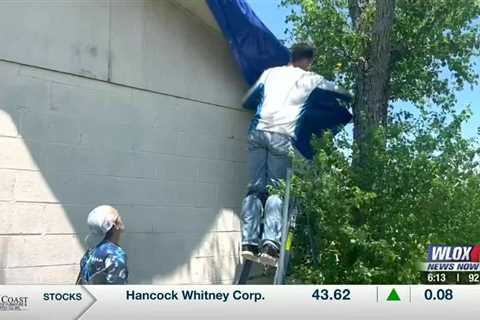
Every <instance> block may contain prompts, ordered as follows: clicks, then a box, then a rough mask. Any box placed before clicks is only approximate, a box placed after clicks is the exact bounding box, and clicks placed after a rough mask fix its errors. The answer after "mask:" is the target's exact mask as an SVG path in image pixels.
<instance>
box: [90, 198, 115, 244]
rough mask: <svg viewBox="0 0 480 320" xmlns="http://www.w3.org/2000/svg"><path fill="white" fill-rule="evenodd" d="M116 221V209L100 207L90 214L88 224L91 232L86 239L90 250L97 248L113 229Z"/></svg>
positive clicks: (105, 206)
mask: <svg viewBox="0 0 480 320" xmlns="http://www.w3.org/2000/svg"><path fill="white" fill-rule="evenodd" d="M115 219H116V214H115V209H114V208H113V207H111V206H107V205H102V206H98V207H96V208H95V209H93V210H92V211H90V213H89V214H88V218H87V224H88V228H89V230H90V232H89V234H88V235H87V237H86V238H85V242H86V243H87V246H88V248H93V247H96V246H97V245H98V244H99V243H100V242H102V240H103V239H104V238H105V235H106V234H107V232H108V231H109V230H110V229H111V228H112V227H113V225H114V222H115Z"/></svg>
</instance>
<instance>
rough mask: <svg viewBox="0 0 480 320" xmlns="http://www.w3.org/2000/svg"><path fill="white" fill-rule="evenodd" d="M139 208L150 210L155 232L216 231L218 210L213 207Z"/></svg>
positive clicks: (149, 213)
mask: <svg viewBox="0 0 480 320" xmlns="http://www.w3.org/2000/svg"><path fill="white" fill-rule="evenodd" d="M138 210H140V212H143V211H145V212H148V215H149V217H150V219H152V220H150V219H149V220H147V221H149V222H150V221H152V226H153V232H156V233H167V232H174V233H179V234H185V235H188V234H192V233H207V232H211V231H214V229H213V228H214V226H215V219H216V215H217V211H218V210H216V209H213V208H192V207H146V208H145V209H144V210H142V209H141V208H139V209H138ZM135 211H136V210H135ZM137 223H141V221H138V222H137Z"/></svg>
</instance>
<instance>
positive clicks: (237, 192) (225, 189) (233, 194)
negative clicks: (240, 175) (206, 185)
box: [218, 183, 245, 208]
mask: <svg viewBox="0 0 480 320" xmlns="http://www.w3.org/2000/svg"><path fill="white" fill-rule="evenodd" d="M244 197H245V186H239V185H238V184H230V183H226V184H221V185H219V187H218V201H219V202H218V204H219V205H220V206H221V207H224V208H236V207H238V206H239V204H240V203H241V201H242V199H243V198H244Z"/></svg>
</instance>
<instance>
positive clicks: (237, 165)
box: [0, 0, 251, 284]
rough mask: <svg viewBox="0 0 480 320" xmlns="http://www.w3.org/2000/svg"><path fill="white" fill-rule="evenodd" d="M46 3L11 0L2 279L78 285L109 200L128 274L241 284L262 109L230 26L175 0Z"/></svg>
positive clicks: (0, 212) (3, 77)
mask: <svg viewBox="0 0 480 320" xmlns="http://www.w3.org/2000/svg"><path fill="white" fill-rule="evenodd" d="M39 3H40V2H38V1H35V2H32V3H30V4H29V3H28V1H27V2H22V3H20V2H14V1H4V2H2V3H0V30H1V31H0V42H1V43H2V46H0V283H1V284H4V283H7V284H19V283H25V284H40V283H45V284H47V283H55V284H56V283H73V282H74V281H75V277H76V274H77V272H78V262H79V260H80V258H81V256H82V255H83V253H84V250H85V248H84V246H83V239H84V237H85V235H86V233H87V228H86V225H85V220H86V216H87V214H88V212H89V211H90V210H91V209H92V208H93V207H95V206H96V205H99V204H104V203H108V204H112V205H114V206H115V207H117V208H118V209H119V211H120V213H121V214H122V216H123V217H124V220H125V224H126V233H125V235H124V239H123V242H122V246H123V247H125V249H126V250H127V253H128V257H129V269H130V283H169V284H187V283H198V284H204V283H231V282H232V281H233V279H234V277H235V273H236V271H237V264H238V253H239V239H240V235H239V227H240V222H239V217H238V214H239V206H240V202H241V199H242V197H243V195H244V193H245V186H246V183H247V181H246V141H245V133H246V129H247V124H248V121H249V119H250V117H251V115H250V114H249V113H247V112H244V111H243V110H241V109H240V108H239V107H238V102H239V98H240V97H241V95H242V93H243V92H244V90H245V86H244V84H243V82H242V80H241V78H240V74H239V71H238V69H237V68H236V66H235V63H234V62H233V59H232V58H231V56H230V54H229V51H228V47H227V44H226V43H225V41H224V40H223V38H222V36H221V35H220V34H219V33H218V32H216V31H214V30H212V29H211V28H210V27H208V26H206V25H204V24H203V22H202V21H201V20H200V19H196V18H195V17H194V16H192V15H191V14H190V13H187V12H185V11H184V10H183V9H182V8H181V7H178V6H176V5H175V4H174V3H170V2H169V1H123V0H118V1H115V0H111V1H92V2H90V1H73V0H72V1H67V0H65V1H42V2H41V3H42V4H39ZM22 19H25V21H23V20H22ZM172 23H174V25H172ZM60 27H62V28H60ZM139 39H141V41H140V40H139ZM139 41H140V42H141V44H140V43H139ZM4 44H5V45H4ZM172 59H174V60H172ZM175 66H177V67H175Z"/></svg>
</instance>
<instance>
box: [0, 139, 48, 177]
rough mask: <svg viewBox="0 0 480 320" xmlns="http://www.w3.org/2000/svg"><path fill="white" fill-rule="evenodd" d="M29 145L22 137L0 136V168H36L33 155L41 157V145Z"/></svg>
mask: <svg viewBox="0 0 480 320" xmlns="http://www.w3.org/2000/svg"><path fill="white" fill-rule="evenodd" d="M30 147H31V145H30V146H29V145H27V143H26V142H25V141H24V140H22V139H18V138H5V137H0V150H2V152H0V168H3V169H27V170H38V166H37V164H36V161H35V157H42V155H41V153H42V151H41V146H39V145H35V146H34V147H32V148H30ZM32 149H33V150H32ZM40 162H41V161H40Z"/></svg>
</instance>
